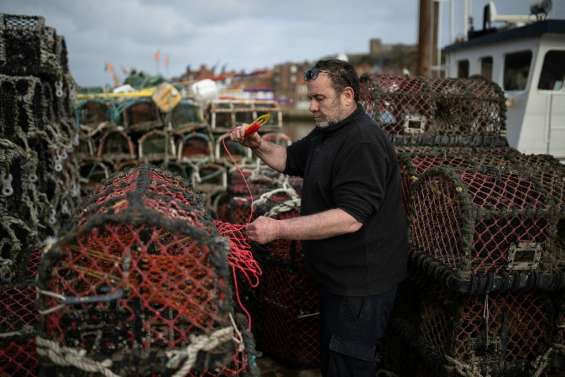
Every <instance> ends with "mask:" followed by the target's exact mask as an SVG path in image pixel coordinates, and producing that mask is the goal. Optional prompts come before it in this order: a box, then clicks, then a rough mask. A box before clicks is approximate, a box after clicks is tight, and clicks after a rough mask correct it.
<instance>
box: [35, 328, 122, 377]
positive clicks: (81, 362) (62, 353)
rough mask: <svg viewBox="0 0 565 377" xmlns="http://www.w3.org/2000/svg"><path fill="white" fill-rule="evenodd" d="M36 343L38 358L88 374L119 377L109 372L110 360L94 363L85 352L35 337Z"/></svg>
mask: <svg viewBox="0 0 565 377" xmlns="http://www.w3.org/2000/svg"><path fill="white" fill-rule="evenodd" d="M35 341H36V343H37V353H38V354H39V355H40V356H44V357H48V358H49V359H50V360H51V361H52V362H54V363H55V364H57V365H61V366H73V367H75V368H78V369H80V370H83V371H85V372H90V373H100V374H102V375H103V376H105V377H120V376H119V375H117V374H115V373H114V372H112V371H111V370H110V367H111V366H112V360H110V359H106V360H104V361H95V360H92V359H91V358H89V357H87V356H86V351H85V350H78V349H74V348H70V347H62V346H60V345H58V344H57V343H55V342H53V341H51V340H47V339H43V338H41V337H39V336H37V337H35Z"/></svg>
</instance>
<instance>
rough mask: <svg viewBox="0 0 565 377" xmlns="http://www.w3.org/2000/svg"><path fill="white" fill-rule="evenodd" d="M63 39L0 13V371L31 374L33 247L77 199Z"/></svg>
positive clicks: (33, 21) (41, 23)
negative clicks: (0, 313)
mask: <svg viewBox="0 0 565 377" xmlns="http://www.w3.org/2000/svg"><path fill="white" fill-rule="evenodd" d="M73 95H74V81H73V79H72V77H71V76H70V74H69V69H68V62H67V50H66V45H65V40H64V38H63V37H62V36H60V35H58V34H57V33H56V31H55V29H53V28H51V27H48V26H46V25H45V20H44V19H43V18H42V17H34V16H18V15H8V14H0V217H1V218H2V221H1V224H0V305H1V310H2V318H1V319H0V374H6V375H13V376H16V375H17V376H33V375H36V374H37V355H36V352H35V345H34V331H35V324H36V315H35V310H34V305H33V304H34V299H35V287H34V278H35V273H34V272H35V270H36V267H37V263H38V258H39V248H40V247H41V246H42V245H43V244H44V242H45V240H46V239H47V238H48V237H52V236H56V235H57V234H58V232H59V231H60V229H61V228H62V227H64V226H65V225H67V224H68V223H69V221H70V218H71V216H72V213H73V211H74V210H75V208H76V207H77V205H78V200H79V194H80V190H79V180H78V165H77V163H76V160H75V157H74V154H73V150H74V147H75V146H76V144H77V142H78V138H77V133H76V132H75V130H74V127H73V120H72V114H71V106H70V103H71V100H72V97H73Z"/></svg>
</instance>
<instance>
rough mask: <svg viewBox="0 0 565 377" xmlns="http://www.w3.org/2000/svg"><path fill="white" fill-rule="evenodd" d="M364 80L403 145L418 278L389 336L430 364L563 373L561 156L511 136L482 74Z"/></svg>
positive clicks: (449, 372) (433, 367)
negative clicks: (518, 146) (523, 146)
mask: <svg viewBox="0 0 565 377" xmlns="http://www.w3.org/2000/svg"><path fill="white" fill-rule="evenodd" d="M362 86H363V90H362V104H363V106H364V107H365V110H366V111H367V112H368V113H369V114H370V115H371V116H372V117H373V118H374V119H375V121H376V122H377V123H378V124H379V126H380V127H382V128H383V129H384V130H385V131H386V132H387V135H388V137H389V138H390V140H391V141H392V142H393V144H394V145H395V148H396V151H397V155H398V160H399V163H400V168H401V175H402V197H403V201H404V205H405V210H406V213H407V216H408V219H409V223H410V230H409V232H410V249H411V250H410V258H409V270H410V278H409V279H408V280H407V282H406V283H404V286H403V287H402V289H401V291H400V293H399V302H398V305H397V310H396V312H395V314H394V315H393V319H392V326H391V331H390V333H391V336H389V338H388V339H387V340H386V343H387V344H389V345H392V348H393V349H394V348H395V347H396V349H397V350H399V349H400V350H404V351H403V352H408V351H407V350H409V352H413V355H415V356H414V357H415V358H417V361H415V363H423V364H425V365H427V367H426V368H427V369H428V372H422V374H423V375H425V373H428V375H434V376H473V377H482V376H518V375H520V376H522V375H523V376H531V375H536V376H542V375H544V376H551V375H554V373H559V372H558V371H559V370H560V368H562V365H563V364H562V362H561V361H560V359H561V358H562V356H560V355H562V352H563V349H564V347H563V345H562V342H563V339H562V338H559V335H557V334H561V333H562V332H561V331H559V330H558V329H559V328H560V326H561V325H562V321H559V320H558V318H563V314H562V299H561V296H562V294H561V293H560V292H561V290H562V289H563V288H564V287H565V274H564V272H565V270H564V261H565V259H564V254H563V253H564V248H563V245H564V240H565V231H564V229H565V212H564V206H563V203H564V195H563V190H564V188H565V184H564V182H565V169H564V168H563V166H562V165H561V164H559V162H558V161H557V160H555V159H554V158H552V157H551V156H545V155H525V154H522V153H520V152H518V151H517V150H515V149H513V148H510V147H509V146H508V145H507V142H506V140H505V128H506V107H505V98H504V94H503V92H502V90H501V89H500V88H499V87H498V86H497V85H496V84H494V83H492V82H489V81H487V80H484V79H482V78H479V77H477V78H470V79H430V78H414V77H395V76H388V75H380V76H379V75H377V76H365V77H364V78H363V80H362ZM393 334H394V335H393ZM395 335H400V336H399V337H398V339H401V340H398V339H395V340H391V338H392V337H394V336H395ZM385 349H386V347H385ZM414 351H415V352H414ZM384 361H385V362H386V363H388V364H389V366H390V369H391V370H395V369H396V371H403V373H409V374H410V373H416V374H417V373H420V372H419V371H416V370H411V371H409V372H406V365H402V363H398V362H397V360H395V357H394V355H392V354H390V353H389V354H388V355H385V357H384ZM429 371H432V372H429Z"/></svg>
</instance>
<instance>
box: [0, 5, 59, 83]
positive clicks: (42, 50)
mask: <svg viewBox="0 0 565 377" xmlns="http://www.w3.org/2000/svg"><path fill="white" fill-rule="evenodd" d="M61 44H62V42H61V41H58V38H57V35H56V33H55V30H54V29H52V28H49V27H46V26H45V19H44V18H43V17H37V16H19V15H10V14H0V73H4V74H9V75H35V76H39V75H50V76H60V75H62V74H63V73H65V72H66V71H64V70H63V69H64V68H65V69H67V68H68V67H67V66H66V65H62V63H63V64H64V63H65V62H64V61H62V60H61V59H62V57H63V54H64V52H63V51H62V46H61Z"/></svg>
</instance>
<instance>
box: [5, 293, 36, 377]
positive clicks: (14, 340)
mask: <svg viewBox="0 0 565 377" xmlns="http://www.w3.org/2000/svg"><path fill="white" fill-rule="evenodd" d="M34 302H35V286H34V285H33V284H32V283H31V282H28V283H19V284H9V285H8V284H1V285H0V307H1V308H2V316H0V372H1V373H2V374H3V375H6V376H25V377H27V376H29V377H35V376H37V375H38V372H39V363H38V356H37V352H36V350H35V335H36V334H35V329H36V327H37V320H38V313H37V311H36V309H35V306H34Z"/></svg>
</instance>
